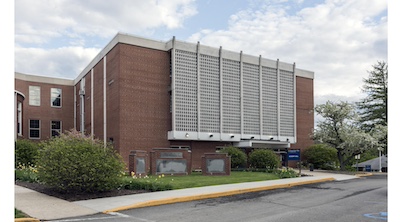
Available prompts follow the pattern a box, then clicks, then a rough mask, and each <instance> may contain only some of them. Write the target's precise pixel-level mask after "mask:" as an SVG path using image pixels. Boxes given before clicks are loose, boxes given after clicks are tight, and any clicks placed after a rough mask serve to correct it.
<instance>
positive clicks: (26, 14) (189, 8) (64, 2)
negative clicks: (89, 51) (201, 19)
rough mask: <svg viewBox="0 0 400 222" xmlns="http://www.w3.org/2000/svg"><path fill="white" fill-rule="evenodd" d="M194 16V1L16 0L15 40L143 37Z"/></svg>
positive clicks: (46, 40)
mask: <svg viewBox="0 0 400 222" xmlns="http://www.w3.org/2000/svg"><path fill="white" fill-rule="evenodd" d="M196 13H197V11H196V7H195V4H194V0H150V1H140V0H118V1H108V0H85V1H82V0H35V1H30V0H16V1H15V40H16V43H17V45H18V44H23V43H28V44H31V43H35V44H37V43H48V42H49V41H50V40H51V39H52V38H57V37H62V36H69V37H73V38H78V39H79V38H83V36H98V37H101V38H110V37H112V36H114V35H115V34H116V33H117V32H125V33H145V34H146V33H149V32H151V31H152V30H154V29H155V28H160V27H166V28H169V29H175V28H179V27H182V26H183V22H184V21H185V19H187V18H188V17H191V16H193V15H195V14H196Z"/></svg>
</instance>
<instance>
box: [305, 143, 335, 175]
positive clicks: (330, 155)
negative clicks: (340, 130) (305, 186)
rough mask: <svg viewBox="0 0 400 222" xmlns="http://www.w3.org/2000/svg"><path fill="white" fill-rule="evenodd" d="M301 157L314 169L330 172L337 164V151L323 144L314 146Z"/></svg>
mask: <svg viewBox="0 0 400 222" xmlns="http://www.w3.org/2000/svg"><path fill="white" fill-rule="evenodd" d="M303 156H304V158H305V160H306V162H307V163H308V164H312V165H314V168H316V169H324V170H331V169H333V168H334V167H335V165H336V162H337V150H336V149H335V148H332V147H329V146H327V145H325V144H314V145H312V146H310V147H308V148H307V149H306V150H304V153H303Z"/></svg>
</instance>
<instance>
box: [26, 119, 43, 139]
mask: <svg viewBox="0 0 400 222" xmlns="http://www.w3.org/2000/svg"><path fill="white" fill-rule="evenodd" d="M32 120H37V121H39V128H32V127H31V121H32ZM40 125H41V121H40V119H29V139H40ZM31 130H39V137H31Z"/></svg>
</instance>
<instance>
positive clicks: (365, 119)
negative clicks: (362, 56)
mask: <svg viewBox="0 0 400 222" xmlns="http://www.w3.org/2000/svg"><path fill="white" fill-rule="evenodd" d="M372 68H373V69H372V71H369V77H368V79H363V82H364V85H363V88H362V91H363V92H365V93H366V94H367V96H366V98H364V99H363V100H361V102H358V103H357V108H358V109H359V115H360V124H361V127H362V129H364V130H365V131H366V132H371V133H372V134H373V135H374V136H375V137H376V138H377V139H378V143H379V147H380V148H383V151H384V153H387V121H388V115H387V112H388V111H387V106H388V65H387V63H386V62H384V61H378V63H377V64H375V65H373V66H372Z"/></svg>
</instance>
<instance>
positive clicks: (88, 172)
mask: <svg viewBox="0 0 400 222" xmlns="http://www.w3.org/2000/svg"><path fill="white" fill-rule="evenodd" d="M124 171H125V164H124V162H123V161H122V158H121V156H120V155H119V154H117V153H116V152H115V150H114V149H113V147H112V146H111V145H109V144H108V145H107V146H106V147H104V143H103V142H102V141H100V140H93V139H92V138H90V137H87V136H83V135H81V134H80V133H79V132H77V131H76V130H73V131H70V132H66V133H63V134H61V135H60V136H59V137H54V138H52V139H50V140H48V141H46V142H45V143H43V148H42V149H41V150H40V152H39V159H38V176H39V180H40V181H41V182H43V183H45V184H47V185H49V186H51V187H52V188H55V189H56V190H58V191H60V192H68V193H79V192H101V191H109V190H112V189H116V188H118V186H119V185H120V184H121V178H122V177H123V175H124Z"/></svg>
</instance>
